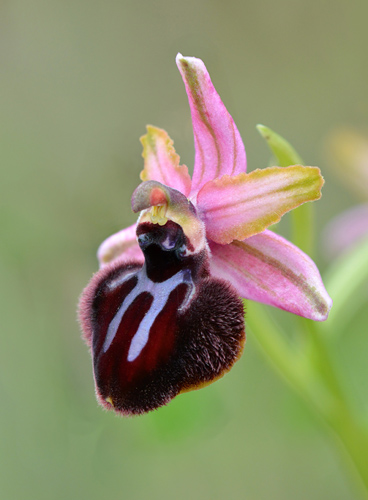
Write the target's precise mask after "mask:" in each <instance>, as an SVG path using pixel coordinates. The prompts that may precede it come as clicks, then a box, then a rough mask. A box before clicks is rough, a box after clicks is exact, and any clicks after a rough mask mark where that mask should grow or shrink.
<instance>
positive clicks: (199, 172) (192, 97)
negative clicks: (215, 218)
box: [176, 54, 247, 194]
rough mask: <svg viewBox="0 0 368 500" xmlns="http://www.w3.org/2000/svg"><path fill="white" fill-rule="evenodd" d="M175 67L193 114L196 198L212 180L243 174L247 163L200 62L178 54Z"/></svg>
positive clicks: (231, 122)
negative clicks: (178, 72) (181, 78)
mask: <svg viewBox="0 0 368 500" xmlns="http://www.w3.org/2000/svg"><path fill="white" fill-rule="evenodd" d="M176 64H177V66H178V68H179V71H180V73H181V76H182V77H183V80H184V84H185V89H186V92H187V94H188V99H189V105H190V111H191V114H192V122H193V133H194V146H195V161H194V172H193V180H192V194H196V193H197V192H198V191H199V190H200V188H201V187H202V186H203V185H204V184H205V183H206V182H208V181H210V180H212V179H215V178H217V177H221V176H222V175H225V174H228V175H236V174H239V173H240V172H245V171H246V168H247V162H246V156H245V149H244V144H243V141H242V139H241V137H240V134H239V132H238V129H237V128H236V125H235V123H234V120H233V119H232V117H231V116H230V114H229V112H228V111H227V109H226V108H225V106H224V104H223V102H222V101H221V99H220V96H219V95H218V93H217V92H216V89H215V87H214V86H213V84H212V82H211V78H210V76H209V74H208V71H207V69H206V67H205V65H204V64H203V62H202V61H201V59H197V58H195V57H184V56H182V55H181V54H178V55H177V56H176Z"/></svg>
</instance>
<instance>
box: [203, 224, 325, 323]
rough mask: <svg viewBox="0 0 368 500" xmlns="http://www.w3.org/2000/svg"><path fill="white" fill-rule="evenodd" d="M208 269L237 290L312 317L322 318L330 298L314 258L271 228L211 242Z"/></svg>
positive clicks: (314, 318)
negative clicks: (241, 237)
mask: <svg viewBox="0 0 368 500" xmlns="http://www.w3.org/2000/svg"><path fill="white" fill-rule="evenodd" d="M210 248H211V251H212V259H211V272H212V274H213V275H214V276H217V277H220V278H223V279H227V280H228V281H230V282H231V284H232V285H233V286H234V287H235V288H236V289H237V290H238V293H239V294H240V295H241V296H242V297H244V298H246V299H250V300H254V301H257V302H262V303H264V304H269V305H271V306H274V307H278V308H280V309H284V310H285V311H289V312H292V313H294V314H297V315H299V316H303V317H305V318H310V319H313V320H315V321H324V320H325V319H326V318H327V316H328V313H329V310H330V308H331V306H332V300H331V298H330V297H329V295H328V294H327V292H326V290H325V287H324V285H323V283H322V280H321V276H320V274H319V271H318V269H317V267H316V265H315V264H314V262H313V261H312V260H311V259H310V258H309V257H308V255H306V254H305V253H304V252H302V251H301V250H299V248H297V247H296V246H295V245H293V244H292V243H290V242H289V241H287V240H285V239H284V238H282V237H281V236H279V235H277V234H275V233H273V232H272V231H268V230H266V231H264V232H263V233H260V234H257V235H256V236H252V237H251V238H248V239H246V240H244V241H234V242H233V243H231V244H230V245H219V244H216V243H211V244H210Z"/></svg>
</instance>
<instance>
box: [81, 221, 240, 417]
mask: <svg viewBox="0 0 368 500" xmlns="http://www.w3.org/2000/svg"><path fill="white" fill-rule="evenodd" d="M137 236H138V242H139V244H140V246H141V249H142V251H143V253H144V255H145V264H144V265H143V266H140V265H139V263H137V264H133V263H130V264H128V265H127V264H126V263H121V265H120V266H118V265H115V264H114V265H111V269H110V270H109V271H108V269H107V268H108V266H105V267H104V268H102V269H101V270H100V271H99V272H98V273H97V274H96V275H95V277H94V278H93V279H92V281H91V283H90V285H88V286H87V288H86V290H85V291H84V293H83V295H82V299H81V307H80V316H81V323H82V327H83V329H84V332H85V337H86V339H87V342H88V343H89V345H90V346H91V349H92V357H93V365H94V375H95V382H96V392H97V395H98V399H99V401H100V403H101V404H102V405H104V406H105V407H106V408H109V409H114V410H115V411H116V412H118V413H121V414H125V415H131V414H141V413H144V412H147V411H150V410H153V409H155V408H158V407H159V406H162V405H164V404H166V403H168V402H169V401H170V400H171V399H172V398H173V397H174V396H176V395H177V394H179V393H180V392H184V391H188V390H191V389H196V388H199V387H201V386H203V385H206V384H208V383H210V382H213V381H214V380H216V379H217V378H219V377H220V376H222V375H223V374H224V373H226V371H228V370H229V369H230V368H231V366H232V365H233V363H234V362H235V361H236V360H237V359H238V358H239V356H240V354H241V352H242V349H243V344H244V340H245V335H244V312H243V306H242V302H241V301H240V299H239V298H238V296H237V293H236V292H235V290H234V289H233V288H232V287H231V285H230V284H228V283H226V282H224V281H221V280H217V279H213V278H212V277H211V276H210V275H209V272H208V256H207V253H206V251H202V252H200V253H197V254H194V255H193V254H189V256H188V254H187V252H186V251H185V250H186V245H187V244H188V241H187V238H186V236H185V235H184V233H183V231H182V228H181V227H180V226H179V225H178V224H175V223H174V222H172V221H168V222H167V224H165V225H164V226H159V225H157V224H152V223H148V222H145V223H143V224H140V225H139V226H138V230H137Z"/></svg>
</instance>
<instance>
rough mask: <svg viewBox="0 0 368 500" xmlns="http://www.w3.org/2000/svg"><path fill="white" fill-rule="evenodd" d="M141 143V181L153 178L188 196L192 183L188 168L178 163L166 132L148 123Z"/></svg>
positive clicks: (171, 142)
mask: <svg viewBox="0 0 368 500" xmlns="http://www.w3.org/2000/svg"><path fill="white" fill-rule="evenodd" d="M141 143H142V145H143V153H142V156H143V158H144V169H143V170H142V172H141V179H142V181H149V180H155V181H158V182H161V183H162V184H164V185H165V186H168V187H173V188H175V189H177V190H178V191H180V192H181V193H183V194H185V196H188V195H189V193H190V188H191V184H192V181H191V179H190V175H189V173H188V168H187V167H186V166H185V165H179V161H180V157H179V155H178V154H177V153H176V152H175V149H174V146H173V141H172V140H171V139H170V137H169V136H168V134H167V132H165V130H162V129H160V128H157V127H152V125H148V126H147V134H146V135H144V136H143V137H141Z"/></svg>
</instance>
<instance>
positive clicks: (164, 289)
mask: <svg viewBox="0 0 368 500" xmlns="http://www.w3.org/2000/svg"><path fill="white" fill-rule="evenodd" d="M137 277H138V282H137V284H136V286H135V287H134V288H133V290H132V291H131V292H130V293H129V294H128V295H127V296H126V297H125V299H124V301H123V303H122V304H121V306H120V308H119V310H118V312H117V313H116V314H115V316H114V317H113V319H112V321H111V323H110V325H109V327H108V329H107V334H106V338H105V341H104V343H103V346H102V350H103V352H104V353H105V352H106V351H107V350H108V348H109V347H110V345H111V344H112V341H113V340H114V338H115V335H116V333H117V331H118V328H119V326H120V323H121V320H122V318H123V316H124V314H125V312H126V311H127V309H128V308H129V306H130V305H131V304H132V303H133V302H134V300H135V299H136V298H137V297H138V296H139V295H140V294H141V293H144V292H148V293H150V294H151V295H152V296H153V302H152V304H151V307H150V308H149V310H148V311H147V313H146V314H145V315H144V317H143V318H142V320H141V322H140V324H139V327H138V330H137V332H136V333H135V335H134V337H133V338H132V341H131V344H130V348H129V352H128V358H127V359H128V361H130V362H131V361H134V360H135V359H136V358H137V357H138V356H139V354H140V353H141V352H142V349H143V348H144V347H145V345H146V344H147V342H148V337H149V332H150V329H151V327H152V325H153V323H154V321H155V320H156V318H157V316H158V314H159V313H160V311H162V309H163V307H164V306H165V305H166V303H167V300H168V298H169V295H170V293H171V292H172V291H173V290H175V288H176V287H177V286H178V285H180V284H181V283H186V284H188V285H190V286H191V287H190V288H191V290H190V292H189V294H187V295H186V297H185V300H184V302H183V304H182V306H181V307H180V308H179V310H182V309H183V308H184V307H185V306H186V305H187V304H188V302H189V300H190V299H191V297H192V295H193V293H194V290H195V287H194V285H193V282H192V279H191V273H190V271H189V270H188V269H184V270H181V271H179V272H178V273H176V274H174V276H172V277H171V278H169V279H168V280H166V281H163V282H162V283H155V282H153V281H151V280H150V279H149V278H148V276H147V274H146V270H145V266H143V268H142V269H141V271H139V272H138V273H137Z"/></svg>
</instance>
